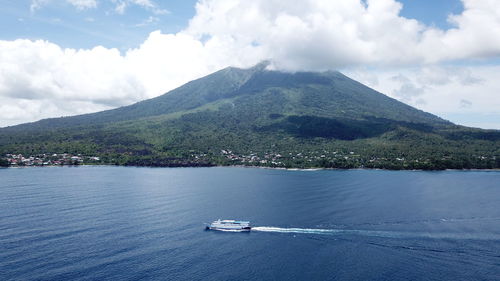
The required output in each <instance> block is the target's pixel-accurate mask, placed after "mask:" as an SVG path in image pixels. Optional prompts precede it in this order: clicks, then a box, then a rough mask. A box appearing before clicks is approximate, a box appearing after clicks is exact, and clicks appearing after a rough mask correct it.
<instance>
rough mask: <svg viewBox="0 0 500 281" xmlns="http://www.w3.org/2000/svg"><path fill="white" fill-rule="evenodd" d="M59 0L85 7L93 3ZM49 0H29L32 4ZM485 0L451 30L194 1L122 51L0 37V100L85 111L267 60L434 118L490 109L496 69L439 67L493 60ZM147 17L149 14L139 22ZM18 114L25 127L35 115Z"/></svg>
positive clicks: (351, 1) (370, 9) (392, 10)
mask: <svg viewBox="0 0 500 281" xmlns="http://www.w3.org/2000/svg"><path fill="white" fill-rule="evenodd" d="M68 1H71V2H74V3H80V5H83V6H81V7H87V8H91V7H92V6H91V3H92V2H95V3H96V5H98V4H99V3H100V2H98V1H92V0H90V1H86V0H80V1H77V0H68ZM101 1H104V0H101ZM106 1H111V2H110V3H112V4H114V7H115V10H116V12H117V13H125V12H126V10H127V9H128V8H129V7H131V6H138V7H141V8H144V9H146V10H148V11H150V12H152V13H156V14H162V13H166V12H167V11H166V10H162V9H161V8H160V7H159V6H158V5H157V4H156V2H153V1H152V0H106ZM48 2H49V0H33V1H32V7H31V8H32V10H36V9H38V8H40V7H41V6H43V5H46V4H47V3H48ZM83 3H85V4H83ZM495 3H496V2H495V0H463V4H464V11H463V12H462V13H461V14H456V15H450V16H449V21H450V22H451V23H452V24H453V28H450V29H448V30H442V29H438V28H436V27H433V26H426V25H424V24H422V23H420V22H418V21H417V20H414V19H408V18H404V17H402V16H400V14H399V13H400V11H401V9H402V7H403V6H402V4H401V3H399V2H397V1H395V0H366V1H361V0H343V1H326V0H304V1H301V5H300V6H299V5H291V4H290V2H288V1H279V0H254V1H245V0H201V1H200V2H198V3H197V4H196V14H195V16H194V17H193V18H192V19H191V20H190V21H189V25H188V26H187V27H186V28H185V29H184V30H182V31H180V32H178V33H175V34H165V33H162V32H161V31H155V32H152V33H151V34H150V35H149V36H148V38H147V39H146V40H145V41H144V42H143V43H142V44H141V45H140V46H138V47H137V48H133V49H130V50H127V51H125V52H123V53H120V51H118V50H117V49H109V48H104V47H95V48H92V49H83V50H75V49H65V48H61V47H60V46H58V45H56V44H53V43H51V42H48V41H30V40H21V39H18V40H14V41H0V99H3V100H5V101H6V102H9V106H17V105H20V104H23V103H29V104H30V107H29V108H31V109H30V112H37V110H39V109H40V108H45V109H50V110H47V112H50V113H51V114H54V115H52V116H57V115H58V112H59V113H61V114H62V113H64V114H66V113H68V114H71V113H72V114H76V113H81V112H91V111H97V110H100V109H102V108H111V107H115V106H119V105H125V104H130V103H132V102H135V101H139V100H141V99H145V98H150V97H154V96H157V95H160V94H162V93H164V92H166V91H168V90H171V89H173V88H175V87H177V86H180V85H181V84H183V83H185V82H188V81H189V80H192V79H195V78H198V77H201V76H203V75H206V74H208V73H210V72H212V71H215V70H218V69H220V68H222V67H225V66H229V65H233V66H239V67H248V66H251V65H253V64H255V63H257V62H259V61H261V60H264V59H271V60H272V64H273V65H272V67H273V68H274V69H279V70H286V71H296V70H313V71H321V70H327V69H341V70H342V69H344V70H346V71H347V72H350V73H354V76H355V78H357V79H360V81H361V82H364V83H367V84H369V85H370V86H372V87H374V88H375V89H377V90H380V91H382V92H384V93H386V94H389V95H392V96H393V97H395V98H398V99H401V100H403V101H406V102H409V103H410V104H413V105H416V106H418V107H420V108H421V109H424V110H428V111H431V112H434V113H439V112H451V111H454V110H455V111H456V110H461V108H460V102H459V101H460V100H462V99H464V100H472V101H473V104H472V105H471V106H470V107H469V108H467V110H469V111H478V110H487V111H494V110H495V109H494V108H495V106H497V107H496V108H500V105H499V104H498V103H497V102H495V100H500V99H499V98H498V97H496V96H495V95H497V93H498V92H500V82H497V79H496V77H495V74H497V73H499V71H500V69H499V67H496V66H490V67H488V66H471V67H454V66H443V63H447V64H450V63H453V62H454V61H457V60H461V61H462V63H464V62H467V61H471V60H478V59H488V58H496V57H498V56H500V37H499V36H497V35H498V34H500V6H498V5H496V4H495ZM85 5H87V6H85ZM75 7H76V6H75ZM154 20H155V19H154V17H153V16H151V18H148V20H147V21H146V23H147V22H148V21H149V22H153V21H154ZM487 71H492V72H491V73H488V72H487ZM394 77H396V78H394ZM495 97H496V99H495ZM451 100H454V101H455V102H450V101H451ZM14 101H16V102H14ZM21 101H22V103H21ZM499 102H500V101H499ZM4 106H5V105H4ZM462 109H463V108H462ZM5 112H7V109H6V111H5ZM8 112H12V108H11V109H9V111H8ZM26 116H27V117H26V119H25V120H26V121H28V120H29V121H31V120H34V119H36V117H34V116H37V115H36V114H33V115H30V114H26ZM38 116H40V117H41V116H43V117H47V116H46V115H43V114H42V115H38ZM5 118H7V117H5V116H4V115H3V113H2V111H0V120H1V119H3V120H4V121H2V122H3V124H0V125H5V124H12V123H11V122H10V121H5V120H7V119H5ZM16 120H20V119H16Z"/></svg>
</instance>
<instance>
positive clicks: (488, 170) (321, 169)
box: [0, 164, 500, 172]
mask: <svg viewBox="0 0 500 281" xmlns="http://www.w3.org/2000/svg"><path fill="white" fill-rule="evenodd" d="M78 167H130V168H249V169H267V170H282V171H303V172H315V171H355V170H360V171H413V172H441V171H448V172H500V168H495V169H474V168H473V169H443V170H423V169H383V168H350V169H343V168H285V167H265V166H246V165H213V166H178V167H175V166H135V165H112V164H97V165H95V164H91V165H86V164H81V165H43V166H9V167H0V169H8V168H14V169H16V168H17V169H26V168H78Z"/></svg>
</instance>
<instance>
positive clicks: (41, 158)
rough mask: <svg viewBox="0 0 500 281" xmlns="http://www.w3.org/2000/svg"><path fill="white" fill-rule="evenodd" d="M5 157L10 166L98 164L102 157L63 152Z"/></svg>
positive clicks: (8, 155) (9, 155) (7, 155)
mask: <svg viewBox="0 0 500 281" xmlns="http://www.w3.org/2000/svg"><path fill="white" fill-rule="evenodd" d="M5 159H6V160H7V162H8V164H9V166H11V167H12V166H13V167H16V166H21V167H22V166H62V165H81V164H98V163H100V158H99V157H96V156H84V155H81V154H77V155H72V154H69V153H61V154H45V153H44V154H37V155H30V156H24V155H22V154H6V155H5Z"/></svg>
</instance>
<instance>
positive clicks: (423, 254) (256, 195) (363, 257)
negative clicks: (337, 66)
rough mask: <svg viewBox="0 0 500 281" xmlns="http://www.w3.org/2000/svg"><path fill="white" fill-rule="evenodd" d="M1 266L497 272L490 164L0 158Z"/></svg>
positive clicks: (426, 274)
mask: <svg viewBox="0 0 500 281" xmlns="http://www.w3.org/2000/svg"><path fill="white" fill-rule="evenodd" d="M219 218H221V219H238V220H249V221H251V224H252V226H253V227H254V228H253V230H252V231H250V232H221V231H213V230H205V224H206V223H209V222H211V221H213V220H216V219H219ZM0 280H204V281H207V280H453V281H456V280H500V172H499V171H434V172H429V171H425V172H424V171H382V170H273V169H259V168H237V167H214V168H143V167H114V166H81V167H44V168H7V169H0Z"/></svg>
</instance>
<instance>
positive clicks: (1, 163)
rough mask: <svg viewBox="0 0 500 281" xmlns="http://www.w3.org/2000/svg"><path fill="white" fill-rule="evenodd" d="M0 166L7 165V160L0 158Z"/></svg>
mask: <svg viewBox="0 0 500 281" xmlns="http://www.w3.org/2000/svg"><path fill="white" fill-rule="evenodd" d="M0 167H9V162H8V161H7V160H6V159H4V158H0Z"/></svg>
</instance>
